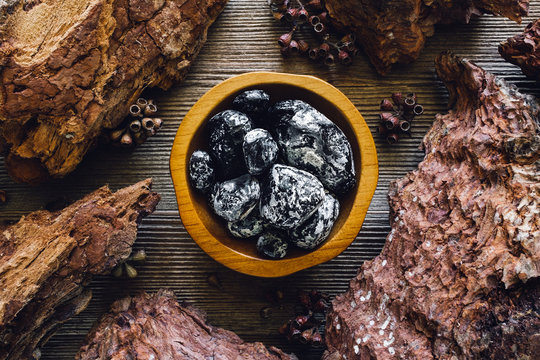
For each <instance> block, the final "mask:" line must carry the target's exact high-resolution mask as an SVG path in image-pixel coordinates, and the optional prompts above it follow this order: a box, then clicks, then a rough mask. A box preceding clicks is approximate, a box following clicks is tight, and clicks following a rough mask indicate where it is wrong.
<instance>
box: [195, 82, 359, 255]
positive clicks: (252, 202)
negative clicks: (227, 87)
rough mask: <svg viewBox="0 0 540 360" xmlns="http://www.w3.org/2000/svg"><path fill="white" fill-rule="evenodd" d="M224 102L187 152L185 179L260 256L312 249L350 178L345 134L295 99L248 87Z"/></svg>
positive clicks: (330, 220)
mask: <svg viewBox="0 0 540 360" xmlns="http://www.w3.org/2000/svg"><path fill="white" fill-rule="evenodd" d="M232 105H233V108H234V110H225V111H222V112H220V113H218V114H216V115H214V116H213V117H212V118H211V119H210V120H209V121H208V123H207V128H208V134H209V138H208V151H205V150H196V151H195V152H194V153H193V154H192V156H191V158H190V162H189V177H190V181H191V185H192V186H193V187H194V188H195V189H196V190H198V191H200V192H202V193H204V194H206V195H207V196H208V201H209V203H210V206H211V208H212V209H213V211H214V212H215V213H216V214H217V215H219V216H220V217H222V218H223V219H224V220H225V221H227V228H228V230H229V232H230V233H231V235H232V236H234V237H237V238H253V239H256V246H257V250H258V251H259V252H260V253H261V254H262V255H264V256H266V257H268V258H271V259H281V258H283V257H284V256H285V255H286V254H287V249H288V247H289V246H290V245H293V246H296V247H299V248H301V249H306V250H312V249H314V248H316V247H317V246H319V245H320V244H322V243H323V242H324V241H325V240H326V239H327V238H328V236H329V234H330V231H331V230H332V227H333V226H334V223H335V221H336V219H337V217H338V215H339V210H340V204H339V201H338V197H341V196H343V195H345V194H346V193H347V192H348V191H349V190H351V189H352V188H353V187H354V186H355V184H356V177H355V169H354V161H353V154H352V149H351V145H350V143H349V142H348V140H347V138H346V137H345V134H343V132H342V131H341V130H340V129H339V127H338V126H337V125H336V124H334V123H333V122H332V121H331V120H329V119H328V118H327V117H326V116H324V115H323V114H322V113H320V112H319V111H317V110H316V109H315V108H313V107H312V106H311V105H309V104H307V103H305V102H303V101H301V100H285V101H279V102H277V103H275V104H274V105H271V102H270V96H269V95H268V94H267V93H266V92H264V91H262V90H248V91H245V92H243V93H241V94H239V95H238V96H237V97H236V98H235V99H234V101H233V104H232Z"/></svg>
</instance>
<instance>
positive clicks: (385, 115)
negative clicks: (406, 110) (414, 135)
mask: <svg viewBox="0 0 540 360" xmlns="http://www.w3.org/2000/svg"><path fill="white" fill-rule="evenodd" d="M392 116H394V114H392V113H389V112H383V113H380V114H379V119H381V123H382V124H383V125H384V124H385V123H386V121H387V120H389V119H390V118H391V117H392Z"/></svg>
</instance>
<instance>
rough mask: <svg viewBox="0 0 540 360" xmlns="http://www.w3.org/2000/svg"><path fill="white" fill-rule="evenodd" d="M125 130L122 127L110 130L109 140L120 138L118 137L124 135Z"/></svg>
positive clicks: (114, 140)
mask: <svg viewBox="0 0 540 360" xmlns="http://www.w3.org/2000/svg"><path fill="white" fill-rule="evenodd" d="M125 132H126V129H123V128H122V129H118V130H114V131H111V134H110V138H111V141H113V142H116V141H118V140H120V138H121V137H122V135H124V133H125Z"/></svg>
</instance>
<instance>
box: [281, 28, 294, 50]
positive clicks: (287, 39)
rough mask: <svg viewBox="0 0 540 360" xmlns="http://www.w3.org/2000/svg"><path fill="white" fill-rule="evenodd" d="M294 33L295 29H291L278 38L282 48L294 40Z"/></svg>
mask: <svg viewBox="0 0 540 360" xmlns="http://www.w3.org/2000/svg"><path fill="white" fill-rule="evenodd" d="M293 34H294V31H290V32H288V33H286V34H283V35H281V36H280V37H279V39H278V44H279V46H281V47H282V48H284V47H287V46H289V44H290V43H291V41H292V37H293Z"/></svg>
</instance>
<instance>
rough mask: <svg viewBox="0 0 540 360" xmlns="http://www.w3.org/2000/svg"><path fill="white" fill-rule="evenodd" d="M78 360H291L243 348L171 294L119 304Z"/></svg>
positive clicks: (291, 357)
mask: <svg viewBox="0 0 540 360" xmlns="http://www.w3.org/2000/svg"><path fill="white" fill-rule="evenodd" d="M75 359H77V360H91V359H92V360H97V359H103V360H105V359H111V360H123V359H156V360H157V359H169V360H175V359H178V360H182V359H193V360H199V359H200V360H205V359H235V360H242V359H245V360H248V359H261V360H262V359H268V360H295V359H297V358H296V356H294V355H287V354H285V353H283V352H282V351H281V350H279V349H277V348H275V347H270V348H269V349H267V348H266V347H265V346H264V345H263V344H262V343H260V342H256V343H246V342H244V341H242V339H240V338H239V337H238V335H236V334H235V333H233V332H231V331H227V330H224V329H221V328H217V327H214V326H212V325H210V324H208V323H207V322H206V315H205V314H204V313H202V312H201V311H199V310H197V309H195V308H194V307H192V306H190V305H187V304H179V303H178V301H176V297H175V296H174V293H173V292H172V291H168V290H160V291H159V292H157V293H155V294H152V295H149V294H145V293H141V294H139V295H137V296H134V297H126V298H124V299H121V300H118V301H116V302H115V303H113V304H112V306H111V311H110V312H109V313H107V314H105V315H104V316H103V317H102V318H101V319H100V320H99V321H98V323H97V324H96V325H95V326H94V328H93V329H92V331H91V332H90V334H88V337H87V338H86V341H85V344H84V345H83V346H82V347H81V349H80V351H79V353H78V354H77V356H75Z"/></svg>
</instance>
